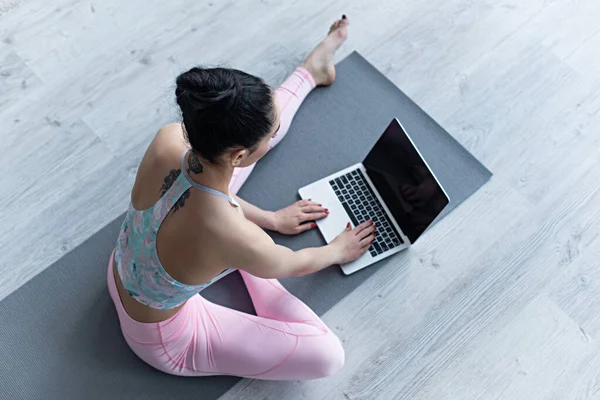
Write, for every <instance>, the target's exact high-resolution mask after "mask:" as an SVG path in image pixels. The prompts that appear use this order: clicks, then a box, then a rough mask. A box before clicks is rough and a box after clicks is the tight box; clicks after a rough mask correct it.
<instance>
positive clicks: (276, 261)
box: [222, 221, 375, 279]
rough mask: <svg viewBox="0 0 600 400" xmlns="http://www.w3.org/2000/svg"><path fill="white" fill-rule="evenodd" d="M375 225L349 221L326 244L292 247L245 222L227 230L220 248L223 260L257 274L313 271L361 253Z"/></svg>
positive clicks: (367, 244) (275, 276)
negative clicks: (232, 229) (224, 241)
mask: <svg viewBox="0 0 600 400" xmlns="http://www.w3.org/2000/svg"><path fill="white" fill-rule="evenodd" d="M374 230H375V226H374V225H373V223H372V221H367V222H365V223H363V224H361V225H359V226H357V227H356V228H354V229H350V223H348V225H347V226H346V229H345V230H343V232H342V233H341V234H340V235H339V236H338V237H337V238H336V239H334V240H333V241H332V242H331V243H330V244H328V245H326V246H323V247H311V248H307V249H302V250H299V251H293V250H291V249H288V248H287V247H284V246H280V245H277V244H275V242H273V239H271V238H270V237H269V235H267V234H266V233H265V232H263V231H262V230H261V229H259V228H258V227H257V226H256V225H254V224H250V223H248V222H246V223H244V224H241V225H240V226H239V228H238V229H236V230H235V231H233V232H231V231H229V233H228V235H229V237H228V243H227V244H225V247H224V248H223V249H222V251H223V252H222V254H223V255H224V257H225V260H224V261H225V263H226V264H227V265H230V266H231V267H234V268H238V269H241V270H244V271H247V272H249V273H250V274H252V275H254V276H258V277H260V278H266V279H271V278H283V277H286V276H301V275H307V274H311V273H313V272H317V271H319V270H321V269H323V268H326V267H328V266H330V265H333V264H344V263H347V262H350V261H354V260H356V259H357V258H358V257H360V256H361V255H363V254H364V253H365V252H366V251H367V250H368V249H369V247H370V246H371V244H372V243H373V239H374V238H375V235H374V233H373V232H374Z"/></svg>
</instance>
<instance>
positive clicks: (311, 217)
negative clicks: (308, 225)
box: [300, 212, 329, 222]
mask: <svg viewBox="0 0 600 400" xmlns="http://www.w3.org/2000/svg"><path fill="white" fill-rule="evenodd" d="M328 215H329V213H326V212H320V213H312V214H302V215H301V216H300V221H302V222H304V221H316V220H318V219H323V218H325V217H326V216H328Z"/></svg>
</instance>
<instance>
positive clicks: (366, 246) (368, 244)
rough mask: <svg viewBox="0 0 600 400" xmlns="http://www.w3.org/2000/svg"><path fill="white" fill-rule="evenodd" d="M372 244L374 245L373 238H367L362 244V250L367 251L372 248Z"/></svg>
mask: <svg viewBox="0 0 600 400" xmlns="http://www.w3.org/2000/svg"><path fill="white" fill-rule="evenodd" d="M372 245H373V241H372V240H371V241H368V240H367V241H366V242H365V243H364V244H361V246H360V250H361V251H363V250H364V251H367V250H369V249H370V248H371V246H372Z"/></svg>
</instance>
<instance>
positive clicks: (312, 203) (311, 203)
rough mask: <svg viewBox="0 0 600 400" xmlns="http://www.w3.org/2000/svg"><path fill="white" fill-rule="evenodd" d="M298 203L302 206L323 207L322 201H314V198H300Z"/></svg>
mask: <svg viewBox="0 0 600 400" xmlns="http://www.w3.org/2000/svg"><path fill="white" fill-rule="evenodd" d="M298 205H299V206H300V208H304V207H309V206H317V207H323V205H322V204H321V203H319V202H316V201H313V200H312V199H307V200H300V201H299V202H298Z"/></svg>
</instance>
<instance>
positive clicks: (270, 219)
mask: <svg viewBox="0 0 600 400" xmlns="http://www.w3.org/2000/svg"><path fill="white" fill-rule="evenodd" d="M233 197H234V198H235V199H236V200H237V202H238V203H240V206H242V211H244V215H245V216H246V218H247V219H248V220H249V221H251V222H254V223H255V224H256V225H258V226H260V227H261V228H264V229H269V230H271V231H274V230H276V226H275V213H274V212H272V211H265V210H261V209H260V208H258V207H256V206H255V205H253V204H250V203H248V202H247V201H246V200H243V199H241V198H239V197H238V196H236V195H235V194H234V195H233Z"/></svg>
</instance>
